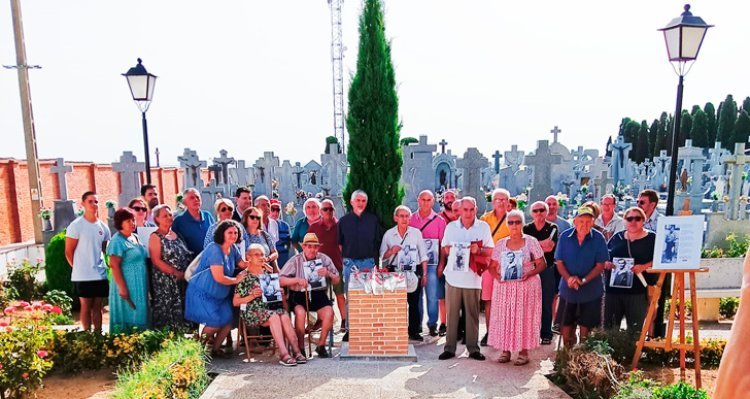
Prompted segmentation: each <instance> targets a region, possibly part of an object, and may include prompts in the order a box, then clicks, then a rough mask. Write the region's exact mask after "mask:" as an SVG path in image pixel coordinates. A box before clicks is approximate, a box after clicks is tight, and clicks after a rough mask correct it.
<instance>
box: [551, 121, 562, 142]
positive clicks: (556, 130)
mask: <svg viewBox="0 0 750 399" xmlns="http://www.w3.org/2000/svg"><path fill="white" fill-rule="evenodd" d="M549 132H550V133H552V144H554V143H557V135H558V134H560V133H562V129H560V128H558V127H557V125H555V127H554V129H552V130H550V131H549Z"/></svg>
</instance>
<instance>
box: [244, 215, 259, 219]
mask: <svg viewBox="0 0 750 399" xmlns="http://www.w3.org/2000/svg"><path fill="white" fill-rule="evenodd" d="M247 218H248V219H250V220H260V216H255V215H249V216H248V217H247Z"/></svg>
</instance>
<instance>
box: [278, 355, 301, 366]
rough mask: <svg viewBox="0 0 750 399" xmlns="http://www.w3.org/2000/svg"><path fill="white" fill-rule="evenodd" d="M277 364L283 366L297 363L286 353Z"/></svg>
mask: <svg viewBox="0 0 750 399" xmlns="http://www.w3.org/2000/svg"><path fill="white" fill-rule="evenodd" d="M279 364H280V365H282V366H284V367H294V366H296V365H297V361H296V360H294V358H293V357H291V356H289V355H286V357H285V358H283V359H281V360H279Z"/></svg>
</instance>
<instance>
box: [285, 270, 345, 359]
mask: <svg viewBox="0 0 750 399" xmlns="http://www.w3.org/2000/svg"><path fill="white" fill-rule="evenodd" d="M326 294H327V295H328V300H329V301H331V309H333V306H334V301H333V300H331V296H332V294H333V286H332V285H331V284H330V280H329V283H328V288H327V290H326ZM305 308H307V309H308V310H307V312H305V322H306V323H307V322H309V320H310V310H309V309H310V291H307V292H306V295H305ZM291 313H294V311H293V310H292V311H291ZM316 313H317V312H316ZM333 318H334V320H333V324H331V329H330V330H328V345H326V346H327V348H326V349H327V350H328V353H329V354H331V353H332V351H333V328H334V326H335V324H336V312H335V311H334V312H333ZM313 333H314V331H309V332H308V331H307V330H305V335H307V352H308V353H309V354H310V356H312V340H313ZM302 345H304V342H300V346H302Z"/></svg>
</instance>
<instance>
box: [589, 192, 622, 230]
mask: <svg viewBox="0 0 750 399" xmlns="http://www.w3.org/2000/svg"><path fill="white" fill-rule="evenodd" d="M600 203H601V208H602V214H601V215H599V217H597V218H596V221H594V225H596V226H599V228H600V229H601V232H602V234H604V238H605V239H606V240H607V241H609V239H610V238H612V236H614V235H615V234H617V233H619V232H621V231H625V221H624V220H623V219H622V218H621V217H620V216H619V215H617V212H615V210H616V208H617V198H616V197H615V196H614V195H612V194H607V195H605V196H603V197H602V199H601V201H600Z"/></svg>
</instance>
